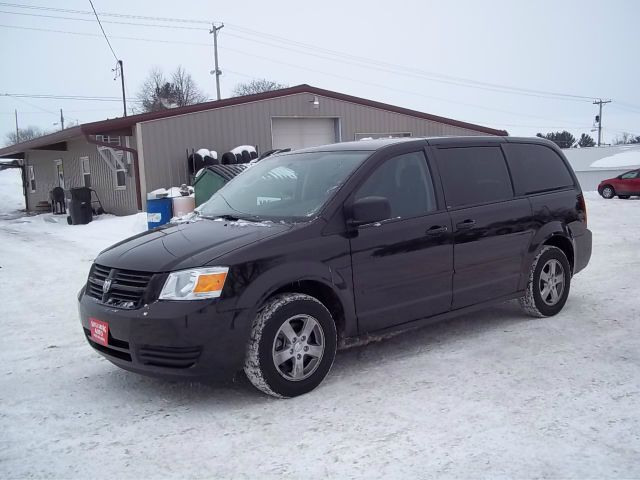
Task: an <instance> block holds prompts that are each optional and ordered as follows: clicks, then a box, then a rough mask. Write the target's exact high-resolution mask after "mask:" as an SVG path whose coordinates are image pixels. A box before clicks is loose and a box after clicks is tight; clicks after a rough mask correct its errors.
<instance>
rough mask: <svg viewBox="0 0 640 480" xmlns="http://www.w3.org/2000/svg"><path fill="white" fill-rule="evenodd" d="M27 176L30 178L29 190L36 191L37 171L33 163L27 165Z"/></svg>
mask: <svg viewBox="0 0 640 480" xmlns="http://www.w3.org/2000/svg"><path fill="white" fill-rule="evenodd" d="M27 176H28V178H29V191H30V192H31V193H35V191H36V172H35V171H34V170H33V165H28V166H27Z"/></svg>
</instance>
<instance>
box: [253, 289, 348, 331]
mask: <svg viewBox="0 0 640 480" xmlns="http://www.w3.org/2000/svg"><path fill="white" fill-rule="evenodd" d="M279 293H303V294H305V295H309V296H310V297H313V298H315V299H317V300H319V301H320V302H321V303H322V304H323V305H324V306H325V307H326V308H327V310H329V313H330V314H331V317H332V318H333V321H334V322H335V324H336V330H337V332H338V340H342V339H343V338H344V337H345V332H346V316H345V311H344V305H343V304H342V301H341V300H340V297H339V296H338V294H337V293H336V292H335V291H334V289H333V287H332V286H329V285H327V284H326V283H324V282H321V281H319V280H317V279H301V280H296V281H294V282H289V283H286V284H284V285H281V286H280V287H278V288H277V289H275V290H274V291H272V292H271V293H270V294H269V295H268V296H267V298H266V299H265V300H268V299H269V298H271V297H272V296H274V295H278V294H279Z"/></svg>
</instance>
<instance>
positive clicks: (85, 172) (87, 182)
mask: <svg viewBox="0 0 640 480" xmlns="http://www.w3.org/2000/svg"><path fill="white" fill-rule="evenodd" d="M80 166H81V167H82V178H83V180H84V186H85V187H87V188H91V169H90V168H89V157H81V158H80Z"/></svg>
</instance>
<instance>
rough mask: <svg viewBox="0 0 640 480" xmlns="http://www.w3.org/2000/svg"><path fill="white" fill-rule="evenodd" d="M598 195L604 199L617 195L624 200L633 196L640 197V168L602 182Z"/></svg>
mask: <svg viewBox="0 0 640 480" xmlns="http://www.w3.org/2000/svg"><path fill="white" fill-rule="evenodd" d="M598 193H599V194H600V195H602V197H603V198H613V197H615V196H616V195H617V196H618V197H619V198H623V199H627V198H629V197H631V196H633V195H638V196H640V168H639V169H636V170H630V171H628V172H626V173H623V174H622V175H618V176H617V177H616V178H608V179H607V180H603V181H601V182H600V185H598Z"/></svg>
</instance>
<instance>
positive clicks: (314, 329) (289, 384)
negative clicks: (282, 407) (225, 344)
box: [244, 293, 337, 398]
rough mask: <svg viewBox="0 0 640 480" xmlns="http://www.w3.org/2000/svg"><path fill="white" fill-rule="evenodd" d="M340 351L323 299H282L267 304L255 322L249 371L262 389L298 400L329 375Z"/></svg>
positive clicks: (301, 296) (283, 296)
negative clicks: (299, 396) (337, 350)
mask: <svg viewBox="0 0 640 480" xmlns="http://www.w3.org/2000/svg"><path fill="white" fill-rule="evenodd" d="M336 348H337V333H336V326H335V323H334V321H333V318H332V317H331V313H329V310H327V308H326V307H325V306H324V305H323V304H322V303H321V302H320V301H319V300H317V299H315V298H314V297H311V296H309V295H304V294H301V293H284V294H279V295H275V296H274V297H272V298H270V299H269V300H267V302H266V303H265V305H264V306H263V307H262V308H261V309H260V311H259V312H258V315H257V316H256V318H255V320H254V322H253V327H252V331H251V339H250V340H249V345H248V347H247V354H246V357H245V364H244V371H245V373H246V375H247V378H248V379H249V381H250V382H251V383H252V384H253V386H255V387H256V388H257V389H258V390H261V391H263V392H264V393H266V394H268V395H272V396H274V397H280V398H289V397H296V396H298V395H302V394H304V393H307V392H310V391H311V390H313V389H314V388H316V387H317V386H318V385H319V384H320V382H322V380H323V379H324V377H326V376H327V374H328V373H329V370H330V369H331V366H332V365H333V360H334V358H335V355H336Z"/></svg>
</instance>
